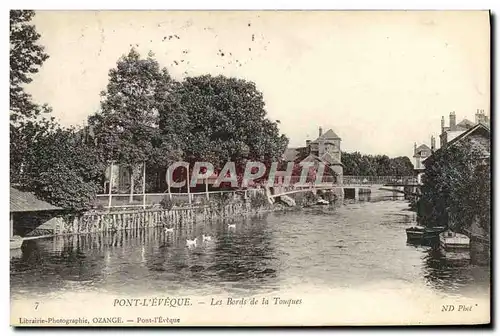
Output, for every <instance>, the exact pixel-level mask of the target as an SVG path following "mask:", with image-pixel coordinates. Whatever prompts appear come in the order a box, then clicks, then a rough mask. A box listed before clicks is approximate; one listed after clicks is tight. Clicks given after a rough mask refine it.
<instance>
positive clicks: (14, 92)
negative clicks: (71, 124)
mask: <svg viewBox="0 0 500 336" xmlns="http://www.w3.org/2000/svg"><path fill="white" fill-rule="evenodd" d="M34 15H35V13H34V12H33V11H30V10H12V11H11V12H10V179H11V183H14V184H18V183H19V182H20V179H21V174H22V169H23V166H25V165H26V163H25V158H26V152H27V150H28V148H29V146H30V144H31V143H32V142H33V141H36V139H37V138H39V137H43V136H44V135H45V134H47V133H48V132H50V131H51V130H52V126H53V125H54V122H53V118H51V117H50V116H49V117H47V118H46V117H45V115H44V114H45V113H48V112H50V108H48V107H47V106H39V105H37V104H36V103H34V102H33V101H32V97H31V95H30V94H28V93H27V92H26V91H25V85H27V84H29V83H31V81H32V80H33V79H32V75H34V74H36V73H37V72H38V70H39V68H40V67H41V65H42V64H43V62H44V61H45V60H46V59H47V58H48V57H49V56H48V55H47V54H46V53H45V52H44V47H43V46H41V45H39V44H38V43H37V42H38V40H39V38H40V34H38V33H37V32H36V29H35V26H34V25H31V24H30V21H31V20H32V19H33V17H34Z"/></svg>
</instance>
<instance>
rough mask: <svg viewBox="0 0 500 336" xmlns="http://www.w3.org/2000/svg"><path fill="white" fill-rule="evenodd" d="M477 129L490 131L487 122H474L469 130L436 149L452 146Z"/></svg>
mask: <svg viewBox="0 0 500 336" xmlns="http://www.w3.org/2000/svg"><path fill="white" fill-rule="evenodd" d="M478 130H483V131H486V132H488V133H490V127H489V125H488V124H485V123H478V124H476V125H475V126H474V127H472V128H470V129H469V130H467V131H465V132H463V133H462V134H460V135H459V136H457V137H456V138H454V139H453V140H451V141H450V142H448V143H447V144H446V145H445V147H441V148H439V149H438V150H437V151H440V150H443V149H445V148H447V147H449V146H454V145H455V144H456V143H458V142H460V141H461V140H463V139H464V138H466V137H468V136H469V135H471V134H473V133H475V132H476V131H478ZM427 159H428V158H426V159H425V160H423V161H422V162H424V163H425V161H426V160H427Z"/></svg>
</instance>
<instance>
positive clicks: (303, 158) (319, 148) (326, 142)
mask: <svg viewBox="0 0 500 336" xmlns="http://www.w3.org/2000/svg"><path fill="white" fill-rule="evenodd" d="M341 141H342V139H341V138H340V137H339V136H338V135H337V134H336V133H335V132H334V131H333V130H332V129H329V130H328V131H326V132H325V133H323V129H322V128H321V127H320V128H319V132H318V138H316V140H314V141H311V140H306V145H305V146H304V147H296V148H287V149H286V150H285V153H284V155H283V159H284V160H285V161H288V162H295V163H301V162H310V161H313V162H322V163H324V164H325V166H327V167H329V168H330V173H332V172H333V174H332V175H335V178H336V181H337V182H341V181H342V176H343V173H344V165H343V164H342V152H341V146H340V143H341ZM328 173H329V172H327V171H325V174H328Z"/></svg>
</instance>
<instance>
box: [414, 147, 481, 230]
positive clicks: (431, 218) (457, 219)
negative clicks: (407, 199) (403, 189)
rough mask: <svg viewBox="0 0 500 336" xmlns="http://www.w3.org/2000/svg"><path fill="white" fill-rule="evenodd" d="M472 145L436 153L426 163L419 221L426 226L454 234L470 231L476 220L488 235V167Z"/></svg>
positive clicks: (419, 205) (478, 151)
mask: <svg viewBox="0 0 500 336" xmlns="http://www.w3.org/2000/svg"><path fill="white" fill-rule="evenodd" d="M482 155H483V154H482V152H481V151H480V150H478V148H477V147H476V146H474V144H473V143H471V142H468V141H463V142H462V143H460V145H459V146H452V147H450V148H447V150H439V151H437V152H436V153H434V155H433V156H432V157H430V158H429V159H428V160H427V161H426V169H425V175H424V177H423V182H424V184H423V186H422V197H421V199H420V201H419V202H418V213H419V217H420V219H421V221H422V222H423V223H424V224H425V225H427V226H438V225H449V226H450V228H452V229H453V230H455V231H458V232H460V231H462V230H463V229H467V228H470V225H471V224H472V222H473V221H474V220H475V219H479V224H480V225H481V226H482V227H483V228H484V229H486V230H488V231H489V227H490V211H491V210H490V164H489V161H488V160H486V159H484V157H483V156H482Z"/></svg>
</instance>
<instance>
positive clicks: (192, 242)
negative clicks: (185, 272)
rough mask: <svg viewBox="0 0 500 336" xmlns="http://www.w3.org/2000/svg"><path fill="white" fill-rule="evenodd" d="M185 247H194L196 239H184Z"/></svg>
mask: <svg viewBox="0 0 500 336" xmlns="http://www.w3.org/2000/svg"><path fill="white" fill-rule="evenodd" d="M186 247H189V248H192V247H196V239H193V240H191V239H186Z"/></svg>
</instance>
